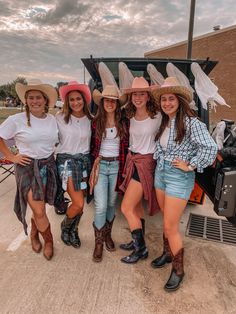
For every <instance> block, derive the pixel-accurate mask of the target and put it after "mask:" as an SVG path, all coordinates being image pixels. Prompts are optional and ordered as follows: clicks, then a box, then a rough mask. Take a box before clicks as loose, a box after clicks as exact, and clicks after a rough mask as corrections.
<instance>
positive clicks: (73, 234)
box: [69, 212, 83, 248]
mask: <svg viewBox="0 0 236 314" xmlns="http://www.w3.org/2000/svg"><path fill="white" fill-rule="evenodd" d="M82 215H83V212H82V213H79V214H78V215H76V216H75V217H74V218H73V223H72V226H71V228H70V232H69V242H70V244H71V245H72V246H73V247H74V248H79V247H80V246H81V241H80V238H79V233H78V225H79V222H80V218H81V217H82Z"/></svg>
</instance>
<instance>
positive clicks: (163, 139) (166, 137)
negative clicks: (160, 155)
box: [160, 127, 170, 150]
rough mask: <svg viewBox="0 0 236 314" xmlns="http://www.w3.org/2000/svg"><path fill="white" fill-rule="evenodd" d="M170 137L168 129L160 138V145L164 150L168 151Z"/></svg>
mask: <svg viewBox="0 0 236 314" xmlns="http://www.w3.org/2000/svg"><path fill="white" fill-rule="evenodd" d="M169 136H170V128H168V127H166V128H165V130H164V132H163V133H162V135H161V137H160V145H161V147H162V149H163V150H166V149H167V144H168V140H169Z"/></svg>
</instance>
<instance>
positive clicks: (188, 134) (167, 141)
mask: <svg viewBox="0 0 236 314" xmlns="http://www.w3.org/2000/svg"><path fill="white" fill-rule="evenodd" d="M153 96H154V97H155V99H156V101H157V102H158V103H159V104H160V106H161V114H162V123H161V126H160V130H159V132H158V133H157V136H156V139H157V149H156V152H155V154H154V158H155V159H156V160H157V166H156V170H155V188H156V195H157V200H158V203H159V205H160V208H161V211H162V213H163V223H164V226H163V229H164V230H163V253H162V255H161V256H159V257H157V258H156V259H154V260H153V261H152V263H151V265H152V267H154V268H161V267H163V266H164V265H166V264H167V263H171V262H172V270H171V274H170V277H169V279H168V281H167V283H166V284H165V287H164V288H165V290H166V291H173V290H176V289H178V288H179V285H180V283H181V281H182V279H183V277H184V265H183V257H184V249H183V241H182V237H181V234H180V232H179V224H180V219H181V216H182V214H183V211H184V209H185V207H186V204H187V202H188V199H189V197H190V194H191V192H192V189H193V187H194V180H195V172H194V170H195V169H196V171H198V172H203V169H204V168H205V167H208V166H210V165H211V164H212V163H213V162H214V160H215V158H216V154H217V145H216V144H215V142H214V141H213V139H212V138H211V136H210V134H209V132H208V130H207V128H206V125H205V124H204V123H202V122H201V121H200V120H199V119H198V118H197V117H196V114H195V113H194V112H193V111H192V109H191V108H190V107H189V104H190V102H191V101H192V93H191V91H190V90H189V89H188V88H187V87H184V86H180V84H179V82H178V81H177V79H176V78H175V77H168V78H167V79H166V80H165V81H164V83H163V85H162V86H161V88H160V89H158V90H155V91H154V92H153Z"/></svg>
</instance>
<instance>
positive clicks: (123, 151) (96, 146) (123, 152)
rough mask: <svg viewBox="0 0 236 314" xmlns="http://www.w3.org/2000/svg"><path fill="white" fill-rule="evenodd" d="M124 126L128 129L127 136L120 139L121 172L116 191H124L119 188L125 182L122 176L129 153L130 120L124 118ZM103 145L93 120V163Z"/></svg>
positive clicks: (119, 158) (91, 150)
mask: <svg viewBox="0 0 236 314" xmlns="http://www.w3.org/2000/svg"><path fill="white" fill-rule="evenodd" d="M122 123H123V125H124V128H125V129H126V134H125V136H124V137H123V138H122V139H121V140H120V152H119V157H118V160H119V172H118V177H117V182H116V188H115V191H117V192H119V193H122V191H121V190H120V189H119V186H120V185H121V183H122V182H123V180H124V178H123V177H122V174H123V170H124V167H125V160H126V156H127V153H128V147H129V124H130V123H129V120H128V119H126V118H124V119H123V121H122ZM100 147H101V140H100V139H99V138H98V137H97V136H96V122H95V121H93V122H92V137H91V149H90V152H91V157H92V163H93V162H94V160H95V159H96V158H97V157H98V156H99V152H100Z"/></svg>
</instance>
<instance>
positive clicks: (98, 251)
mask: <svg viewBox="0 0 236 314" xmlns="http://www.w3.org/2000/svg"><path fill="white" fill-rule="evenodd" d="M93 228H94V234H95V248H94V251H93V261H94V262H101V260H102V254H103V243H104V240H105V230H106V229H105V228H106V225H104V226H103V227H102V228H101V229H97V228H96V226H95V224H94V223H93Z"/></svg>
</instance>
